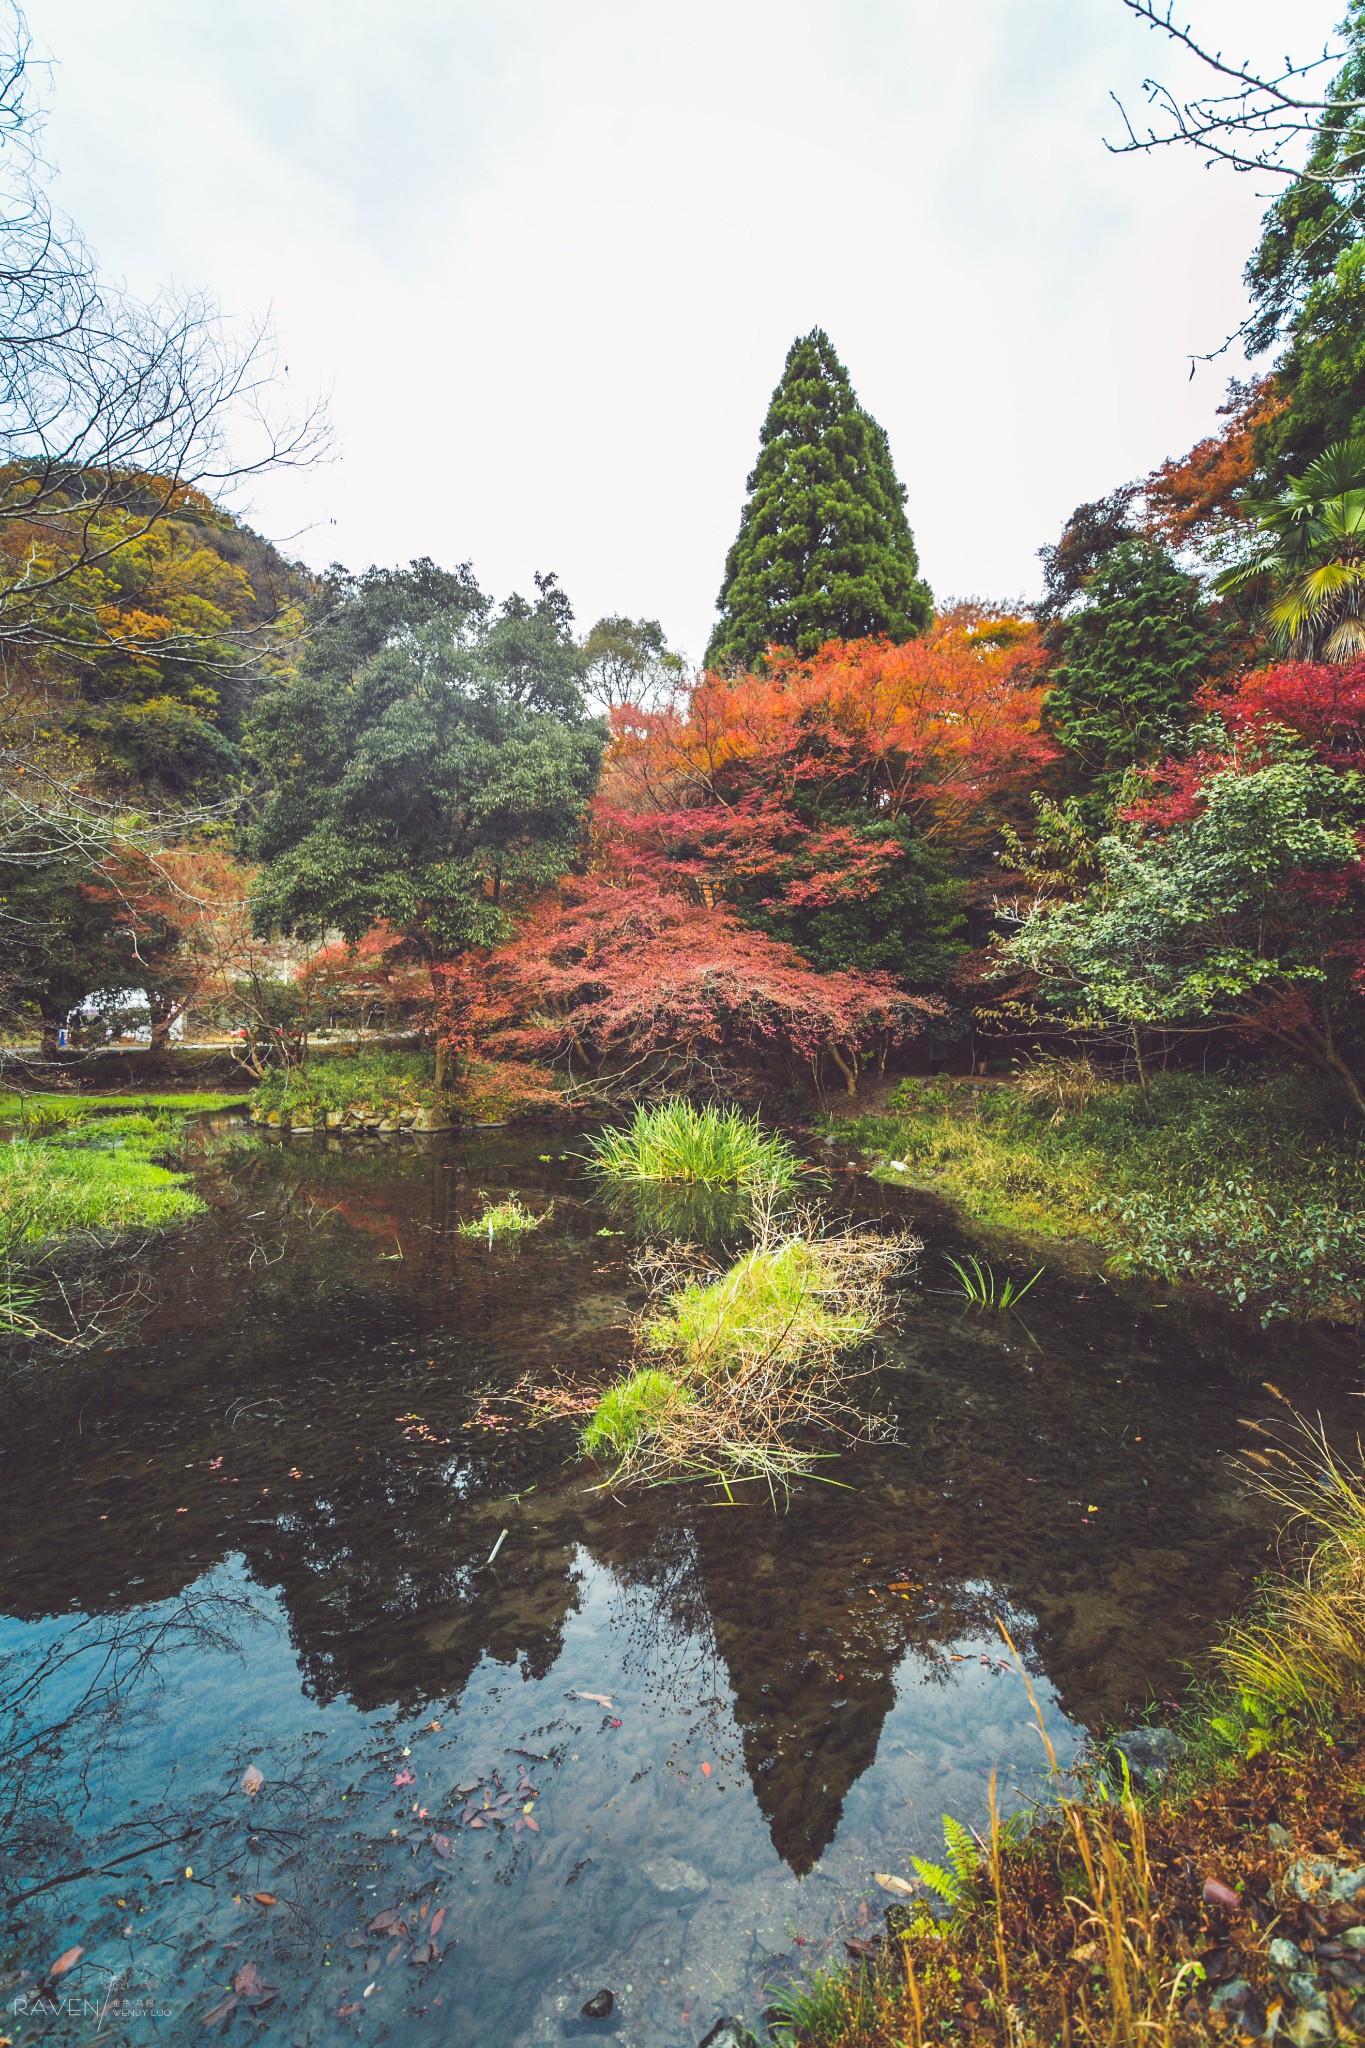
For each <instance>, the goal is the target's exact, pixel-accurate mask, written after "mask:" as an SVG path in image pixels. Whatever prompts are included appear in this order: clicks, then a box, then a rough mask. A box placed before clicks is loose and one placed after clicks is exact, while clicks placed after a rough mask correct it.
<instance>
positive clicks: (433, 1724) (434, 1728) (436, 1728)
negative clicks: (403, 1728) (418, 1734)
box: [427, 1721, 441, 1735]
mask: <svg viewBox="0 0 1365 2048" xmlns="http://www.w3.org/2000/svg"><path fill="white" fill-rule="evenodd" d="M440 1732H441V1724H440V1722H439V1721H428V1722H427V1734H428V1735H439V1734H440Z"/></svg>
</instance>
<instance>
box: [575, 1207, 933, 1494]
mask: <svg viewBox="0 0 1365 2048" xmlns="http://www.w3.org/2000/svg"><path fill="white" fill-rule="evenodd" d="M755 1238H756V1241H755V1243H754V1245H753V1248H752V1249H751V1250H750V1251H748V1252H746V1253H745V1254H744V1255H743V1257H742V1258H740V1259H737V1260H736V1261H735V1262H734V1264H733V1265H731V1266H729V1267H727V1268H724V1269H722V1268H720V1267H718V1266H715V1265H713V1264H709V1263H703V1262H702V1261H701V1259H700V1256H699V1254H698V1253H697V1251H696V1250H695V1249H694V1248H693V1247H691V1246H674V1247H672V1248H671V1249H669V1250H668V1251H664V1252H654V1253H651V1254H647V1255H646V1257H645V1258H644V1259H643V1260H641V1261H640V1262H639V1268H640V1270H641V1272H642V1273H643V1275H644V1277H645V1278H646V1280H647V1281H648V1283H649V1285H650V1290H651V1294H652V1297H653V1299H652V1303H651V1306H650V1307H649V1308H648V1309H647V1310H646V1311H645V1313H644V1315H643V1316H642V1317H641V1318H640V1321H639V1324H638V1326H637V1332H636V1335H637V1350H638V1352H639V1354H640V1355H641V1358H642V1359H643V1360H648V1361H649V1364H648V1366H647V1367H646V1366H644V1365H643V1364H642V1365H641V1367H640V1368H639V1369H637V1370H636V1371H635V1372H634V1373H632V1374H631V1375H630V1377H629V1378H628V1379H626V1380H624V1381H622V1382H619V1383H618V1385H617V1386H616V1387H614V1388H610V1389H608V1391H607V1393H606V1394H605V1395H604V1396H603V1398H602V1401H601V1402H600V1403H599V1406H598V1409H597V1412H596V1414H595V1415H594V1417H593V1419H592V1421H591V1422H590V1423H589V1425H588V1428H587V1429H586V1430H585V1432H584V1435H583V1447H584V1449H585V1450H587V1451H588V1452H589V1453H590V1454H593V1455H598V1456H600V1455H602V1454H603V1453H604V1452H610V1454H611V1455H613V1456H614V1457H615V1458H616V1459H617V1461H618V1463H617V1469H616V1472H615V1474H614V1477H615V1478H616V1479H618V1480H620V1479H645V1480H654V1481H658V1480H663V1479H671V1478H684V1477H695V1478H706V1479H710V1480H712V1481H714V1482H715V1483H717V1484H719V1485H721V1486H722V1487H724V1488H726V1489H727V1491H728V1489H729V1486H730V1484H731V1482H732V1481H735V1480H739V1479H761V1480H763V1481H765V1482H766V1483H767V1485H768V1487H769V1489H770V1491H772V1492H774V1493H775V1492H776V1490H777V1489H778V1488H779V1487H786V1486H787V1485H789V1484H790V1482H791V1481H792V1480H793V1479H795V1478H796V1477H798V1476H799V1475H801V1474H806V1473H810V1472H811V1471H813V1470H814V1469H815V1466H816V1465H817V1463H818V1462H819V1460H820V1459H821V1458H822V1457H826V1456H829V1455H831V1453H830V1452H828V1451H822V1450H820V1449H819V1448H818V1445H817V1444H815V1443H813V1442H812V1441H811V1439H812V1438H813V1437H814V1436H815V1435H816V1434H817V1433H818V1432H832V1433H834V1434H835V1435H837V1436H840V1437H842V1438H843V1439H845V1440H846V1441H847V1440H849V1439H852V1438H859V1437H863V1438H865V1437H868V1436H871V1435H874V1434H879V1433H882V1432H883V1431H884V1429H885V1425H884V1424H882V1423H881V1422H879V1421H878V1420H876V1419H875V1418H872V1417H869V1416H866V1415H864V1414H862V1413H861V1412H860V1411H859V1410H857V1409H856V1408H855V1407H853V1406H852V1405H851V1403H850V1402H849V1401H848V1399H847V1388H848V1385H849V1382H850V1380H852V1379H855V1378H857V1377H859V1376H860V1373H861V1372H865V1371H868V1370H870V1366H869V1365H867V1364H866V1363H865V1364H863V1365H862V1366H861V1367H859V1366H858V1365H857V1364H856V1363H853V1364H850V1354H852V1353H856V1351H857V1350H858V1348H859V1347H860V1346H863V1345H865V1344H866V1343H867V1341H868V1339H869V1338H871V1337H872V1336H873V1335H874V1333H875V1332H876V1331H877V1330H878V1329H879V1328H881V1327H883V1326H884V1324H885V1323H886V1321H887V1316H888V1304H887V1292H886V1290H887V1283H888V1281H889V1280H890V1279H891V1278H892V1277H893V1276H894V1275H895V1274H896V1273H899V1272H902V1271H904V1270H905V1268H906V1267H907V1266H908V1264H909V1263H910V1261H911V1259H912V1258H913V1256H914V1254H915V1253H916V1252H917V1251H918V1250H919V1249H920V1245H919V1240H918V1239H917V1238H914V1237H912V1236H910V1235H909V1234H908V1233H905V1232H902V1233H900V1234H898V1235H895V1236H881V1235H879V1234H877V1233H876V1232H874V1231H844V1232H834V1231H831V1230H829V1229H828V1228H827V1226H826V1225H825V1223H824V1221H823V1219H822V1218H821V1217H820V1216H819V1215H818V1213H816V1212H814V1211H812V1210H809V1209H805V1210H799V1211H796V1212H794V1213H790V1214H787V1215H780V1214H779V1213H778V1211H777V1208H776V1202H775V1197H774V1196H773V1194H772V1192H771V1191H769V1192H768V1193H767V1195H766V1196H765V1197H764V1198H762V1199H761V1200H760V1202H759V1203H758V1205H757V1207H756V1212H755Z"/></svg>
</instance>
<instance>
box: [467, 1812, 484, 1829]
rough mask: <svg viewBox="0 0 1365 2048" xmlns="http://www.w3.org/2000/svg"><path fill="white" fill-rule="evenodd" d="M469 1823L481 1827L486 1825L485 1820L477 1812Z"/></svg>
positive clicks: (473, 1826)
mask: <svg viewBox="0 0 1365 2048" xmlns="http://www.w3.org/2000/svg"><path fill="white" fill-rule="evenodd" d="M469 1825H470V1826H471V1827H472V1828H481V1827H483V1826H484V1822H483V1821H481V1820H480V1819H479V1817H478V1815H477V1814H475V1816H474V1818H473V1820H471V1821H470V1823H469Z"/></svg>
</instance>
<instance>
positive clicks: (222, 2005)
mask: <svg viewBox="0 0 1365 2048" xmlns="http://www.w3.org/2000/svg"><path fill="white" fill-rule="evenodd" d="M236 2010H237V2000H236V1999H235V1998H234V1997H233V1996H232V1994H231V1992H229V1993H228V1996H227V1997H226V1998H222V1999H220V2000H219V2001H218V2003H217V2005H215V2006H214V2008H213V2010H212V2012H206V2013H205V2014H204V2017H203V2019H202V2020H200V2022H199V2024H200V2026H201V2027H221V2026H222V2024H223V2021H224V2020H225V2019H229V2018H230V2017H231V2015H232V2014H233V2013H235V2012H236Z"/></svg>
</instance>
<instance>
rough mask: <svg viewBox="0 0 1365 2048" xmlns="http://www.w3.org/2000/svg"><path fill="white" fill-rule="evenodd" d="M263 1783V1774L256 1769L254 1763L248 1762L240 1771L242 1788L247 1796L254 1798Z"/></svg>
mask: <svg viewBox="0 0 1365 2048" xmlns="http://www.w3.org/2000/svg"><path fill="white" fill-rule="evenodd" d="M264 1783H265V1774H264V1773H263V1772H262V1771H258V1770H257V1768H256V1766H255V1764H248V1765H247V1767H246V1769H245V1770H244V1771H243V1772H242V1790H243V1791H244V1792H245V1794H246V1796H247V1798H248V1799H254V1798H255V1797H256V1794H257V1793H258V1792H259V1791H260V1789H261V1787H262V1785H264Z"/></svg>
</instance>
